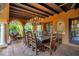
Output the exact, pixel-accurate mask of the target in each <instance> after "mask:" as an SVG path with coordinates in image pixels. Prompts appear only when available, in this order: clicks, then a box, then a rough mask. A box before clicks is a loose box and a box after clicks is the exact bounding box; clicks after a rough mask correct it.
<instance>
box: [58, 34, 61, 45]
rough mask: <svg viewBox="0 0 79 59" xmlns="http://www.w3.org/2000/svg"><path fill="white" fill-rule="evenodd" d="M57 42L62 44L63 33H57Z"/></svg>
mask: <svg viewBox="0 0 79 59" xmlns="http://www.w3.org/2000/svg"><path fill="white" fill-rule="evenodd" d="M57 42H58V44H59V45H60V44H62V33H57Z"/></svg>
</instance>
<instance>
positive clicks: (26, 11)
mask: <svg viewBox="0 0 79 59" xmlns="http://www.w3.org/2000/svg"><path fill="white" fill-rule="evenodd" d="M10 8H13V9H17V10H20V11H23V12H25V13H29V14H33V15H36V16H40V17H48V16H46V15H42V14H38V13H34V12H31V11H28V10H25V9H21V8H18V7H15V6H10Z"/></svg>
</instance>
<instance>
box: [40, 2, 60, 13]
mask: <svg viewBox="0 0 79 59" xmlns="http://www.w3.org/2000/svg"><path fill="white" fill-rule="evenodd" d="M39 4H40V5H41V6H43V7H45V8H47V9H49V10H50V12H53V14H55V13H57V14H58V13H59V12H58V11H56V10H54V9H52V8H51V7H49V6H48V5H47V4H46V3H39Z"/></svg>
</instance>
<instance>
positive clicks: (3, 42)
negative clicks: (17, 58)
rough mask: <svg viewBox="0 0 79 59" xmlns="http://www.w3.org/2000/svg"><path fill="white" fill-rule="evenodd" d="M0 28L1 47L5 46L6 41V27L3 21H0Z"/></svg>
mask: <svg viewBox="0 0 79 59" xmlns="http://www.w3.org/2000/svg"><path fill="white" fill-rule="evenodd" d="M0 25H1V26H0V30H1V33H0V34H1V36H0V48H3V47H7V43H6V38H5V34H6V31H5V30H6V29H5V24H4V23H1V24H0Z"/></svg>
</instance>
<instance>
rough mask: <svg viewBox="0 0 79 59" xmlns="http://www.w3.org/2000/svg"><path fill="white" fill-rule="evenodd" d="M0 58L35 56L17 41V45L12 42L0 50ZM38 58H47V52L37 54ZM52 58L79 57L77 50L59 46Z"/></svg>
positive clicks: (78, 50) (29, 49)
mask: <svg viewBox="0 0 79 59" xmlns="http://www.w3.org/2000/svg"><path fill="white" fill-rule="evenodd" d="M0 56H35V52H34V51H32V49H31V48H28V47H27V46H25V45H24V43H23V42H22V41H19V42H18V43H17V42H13V43H12V44H11V45H9V46H8V47H7V48H4V49H0ZM38 56H49V53H48V51H45V52H38ZM52 56H79V48H77V47H72V46H67V45H60V46H58V48H57V50H56V51H55V52H53V54H52Z"/></svg>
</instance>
